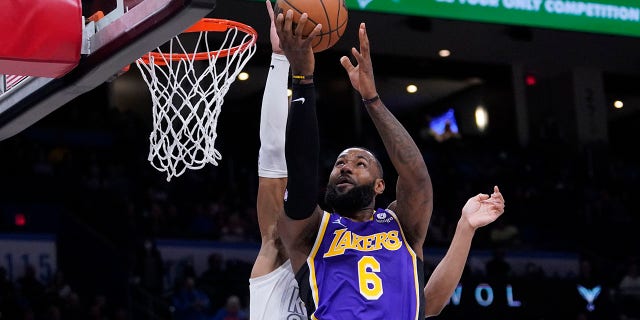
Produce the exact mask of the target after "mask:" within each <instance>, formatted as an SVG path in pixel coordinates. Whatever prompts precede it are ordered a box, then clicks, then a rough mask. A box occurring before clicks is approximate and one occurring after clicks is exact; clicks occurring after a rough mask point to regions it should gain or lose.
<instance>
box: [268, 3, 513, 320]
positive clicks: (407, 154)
mask: <svg viewBox="0 0 640 320" xmlns="http://www.w3.org/2000/svg"><path fill="white" fill-rule="evenodd" d="M306 20H307V16H306V14H302V16H301V18H300V21H299V22H298V24H297V26H296V27H295V30H293V27H292V25H293V24H292V12H291V11H289V12H287V13H285V14H278V16H277V19H276V30H277V33H278V36H279V39H280V43H281V47H282V49H283V50H284V53H285V55H286V57H287V59H288V60H289V62H290V66H291V70H292V74H293V75H294V80H295V79H299V81H294V84H293V97H292V100H291V109H290V112H289V118H288V127H287V133H286V142H285V148H286V149H285V150H286V164H287V168H288V185H287V188H288V192H289V194H288V195H289V196H288V199H287V201H286V202H285V205H284V207H285V212H286V217H284V218H283V219H281V220H280V226H279V232H280V236H281V237H282V241H283V243H284V245H285V248H286V251H287V253H288V255H289V258H290V260H291V264H292V268H293V270H295V271H296V278H297V280H298V284H299V285H300V290H301V298H302V299H303V301H305V303H306V307H307V310H308V313H309V314H310V315H311V318H312V319H322V320H328V319H421V318H423V317H425V316H430V315H433V314H434V313H437V312H439V310H441V309H442V307H444V305H445V304H446V302H447V301H448V299H449V297H450V296H451V293H452V292H453V289H454V288H455V286H456V285H457V283H458V281H459V279H460V275H461V273H462V268H463V267H464V262H465V261H466V256H467V254H468V249H469V245H470V243H471V238H472V236H473V233H474V232H475V229H476V228H478V227H480V226H482V225H486V224H488V223H490V222H491V221H493V220H495V219H496V218H497V217H498V216H499V215H500V214H502V212H504V199H503V198H502V195H501V194H500V192H499V190H498V188H497V187H494V192H493V194H492V195H491V196H489V195H484V194H480V195H477V196H475V197H473V198H471V199H469V201H468V202H467V204H466V205H465V208H463V215H462V217H461V219H460V222H459V223H458V229H457V230H456V233H458V231H461V234H460V235H458V234H456V236H458V238H456V237H454V239H453V242H452V244H451V247H450V250H449V252H448V253H447V256H446V257H445V260H447V263H452V264H453V265H457V266H459V267H460V268H459V270H457V269H456V270H452V271H448V270H446V269H447V268H440V267H441V266H442V264H441V265H439V267H438V268H436V270H435V271H434V274H433V275H432V277H431V278H430V281H429V283H428V284H427V286H426V287H425V286H424V273H423V262H422V261H423V251H422V246H423V243H424V239H425V237H426V232H427V228H428V225H429V220H430V218H431V212H432V208H433V203H432V200H433V192H432V186H431V180H430V177H429V173H428V171H427V167H426V164H425V163H424V160H423V158H422V155H421V153H420V151H419V150H418V148H417V146H416V145H415V143H414V141H413V140H412V138H411V137H410V136H409V134H408V133H407V131H406V130H405V129H404V127H403V126H402V125H401V124H400V123H399V122H398V121H397V119H396V118H395V117H394V116H393V115H392V114H391V113H390V112H389V110H388V109H387V108H386V107H385V105H384V104H383V103H382V101H381V100H380V98H379V97H378V95H377V90H376V87H375V81H374V77H373V70H372V66H371V58H370V55H369V41H368V37H367V34H366V29H365V25H364V23H363V24H361V25H360V28H359V39H360V50H359V51H358V50H356V49H355V48H353V49H352V54H353V56H354V58H355V59H356V61H357V64H356V65H355V66H354V65H353V64H352V63H351V61H350V60H349V59H348V58H347V57H342V58H341V60H340V61H341V64H342V65H343V67H344V68H345V70H346V71H347V73H348V74H349V78H350V80H351V84H352V85H353V87H354V89H355V90H357V91H358V92H359V93H360V95H361V96H362V97H363V103H364V105H365V107H366V109H367V111H368V113H369V115H370V117H371V119H372V120H373V122H374V124H375V126H376V128H377V130H378V133H379V134H380V137H381V138H382V141H383V143H384V145H385V148H386V150H387V152H388V153H389V157H390V159H391V161H392V163H393V165H394V168H395V169H396V171H397V172H398V182H397V186H396V188H397V189H396V195H397V200H396V201H393V202H392V203H391V204H390V205H389V206H388V208H387V209H376V208H375V207H374V205H375V197H376V196H377V195H378V194H381V193H382V192H383V191H384V188H385V182H384V180H383V179H382V177H383V172H382V166H381V165H380V163H379V162H378V160H377V159H376V157H375V156H374V155H373V154H372V153H371V152H369V151H368V150H366V149H363V148H348V149H346V150H345V151H343V152H342V153H341V154H340V155H339V156H338V159H337V160H336V162H335V164H334V168H333V170H332V172H331V174H330V177H329V182H328V184H327V191H326V194H325V204H326V205H327V206H328V209H330V210H331V211H332V212H333V213H329V212H326V211H323V210H322V209H321V208H320V207H319V206H318V205H317V202H316V200H317V192H318V181H319V180H318V176H317V168H318V161H319V159H318V155H319V133H318V123H317V117H316V110H315V92H314V90H315V88H314V86H313V76H312V75H313V72H314V70H315V59H314V55H313V51H312V49H311V41H312V40H313V38H314V37H315V36H317V35H318V33H319V31H320V26H316V28H315V29H314V30H313V31H312V32H311V33H310V34H309V36H308V37H306V38H303V37H302V36H301V32H302V28H303V26H304V24H305V23H306ZM296 76H299V77H296ZM472 213H473V214H476V213H477V214H478V216H476V217H477V219H476V220H473V221H472V220H469V219H467V218H468V217H469V214H472ZM452 249H466V251H460V252H459V253H460V254H452V255H450V254H449V253H451V252H452ZM462 253H464V254H462ZM445 260H443V261H445ZM423 289H424V291H423ZM431 289H433V290H439V292H434V293H433V294H431V292H430V290H431ZM427 290H429V291H428V292H427V293H426V294H427V296H426V298H427V299H429V298H431V299H429V300H428V301H429V303H432V302H433V305H434V306H433V307H429V306H427V309H425V293H424V292H425V291H427ZM438 309H439V310H438Z"/></svg>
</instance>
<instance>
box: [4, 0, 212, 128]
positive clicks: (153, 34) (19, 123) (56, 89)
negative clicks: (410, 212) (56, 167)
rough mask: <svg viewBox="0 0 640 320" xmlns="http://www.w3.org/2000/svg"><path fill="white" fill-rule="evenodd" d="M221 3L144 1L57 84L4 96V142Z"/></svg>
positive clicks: (44, 81)
mask: <svg viewBox="0 0 640 320" xmlns="http://www.w3.org/2000/svg"><path fill="white" fill-rule="evenodd" d="M215 3H216V0H144V1H141V2H139V3H137V5H136V6H135V7H133V8H131V9H130V10H129V11H127V12H125V13H124V15H122V17H120V18H118V19H117V20H116V21H114V22H112V23H110V24H109V25H107V26H106V27H105V28H103V29H101V30H99V31H98V32H96V33H95V35H94V36H93V38H92V42H91V46H92V47H91V52H90V54H88V55H86V56H83V57H81V60H80V63H79V64H78V66H77V67H76V68H75V69H73V70H72V71H70V72H69V73H68V74H66V75H65V76H63V77H61V78H58V79H50V78H36V77H29V78H28V79H26V80H24V81H22V82H21V83H19V84H18V85H16V86H15V87H14V88H12V89H11V90H8V91H7V92H5V93H4V94H2V95H0V141H1V140H4V139H7V138H9V137H12V136H14V135H16V134H17V133H19V132H21V131H22V130H24V129H25V128H27V127H29V126H31V125H32V124H34V123H35V122H37V121H38V120H40V119H42V118H43V117H45V116H46V115H48V114H49V113H51V112H53V111H54V110H56V109H58V108H59V107H61V106H63V105H64V104H66V103H67V102H69V101H71V100H72V99H74V98H75V97H77V96H79V95H81V94H83V93H85V92H88V91H90V90H91V89H94V88H96V87H97V86H98V85H100V84H102V83H104V82H105V81H108V80H109V79H110V78H112V77H113V76H114V75H116V74H118V73H119V72H121V70H122V68H123V67H125V66H127V65H129V64H131V63H132V62H134V61H135V60H136V59H138V58H139V57H141V56H143V55H144V54H146V53H148V52H149V51H151V50H153V49H155V48H156V47H158V46H160V45H162V44H163V43H165V42H167V41H168V40H169V39H171V38H172V37H174V36H176V35H177V34H179V33H181V32H182V31H183V30H185V29H187V28H188V27H190V26H191V25H193V24H194V23H195V22H197V21H198V20H199V19H201V18H203V17H205V16H206V15H208V14H209V13H210V12H211V11H213V10H214V8H215Z"/></svg>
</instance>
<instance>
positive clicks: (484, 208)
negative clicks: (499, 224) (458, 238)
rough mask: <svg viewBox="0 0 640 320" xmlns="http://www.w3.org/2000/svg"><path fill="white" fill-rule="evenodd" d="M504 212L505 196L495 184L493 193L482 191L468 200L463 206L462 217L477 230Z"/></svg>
mask: <svg viewBox="0 0 640 320" xmlns="http://www.w3.org/2000/svg"><path fill="white" fill-rule="evenodd" d="M502 213H504V197H503V196H502V193H500V189H498V186H494V187H493V193H492V194H491V195H488V194H484V193H480V194H478V195H476V196H474V197H472V198H470V199H469V200H467V203H466V204H465V205H464V207H463V208H462V219H464V220H466V221H467V222H468V223H469V226H471V227H472V228H473V229H474V230H475V229H477V228H480V227H484V226H486V225H488V224H490V223H491V222H493V221H495V220H496V219H498V217H500V216H501V215H502Z"/></svg>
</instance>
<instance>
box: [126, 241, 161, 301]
mask: <svg viewBox="0 0 640 320" xmlns="http://www.w3.org/2000/svg"><path fill="white" fill-rule="evenodd" d="M133 276H134V278H133V281H134V283H136V284H138V285H140V287H141V288H143V289H145V290H147V291H148V292H149V293H151V294H154V295H157V296H159V295H162V293H163V291H164V284H163V281H164V280H163V277H164V262H163V260H162V255H161V253H160V250H158V247H157V246H156V243H155V241H153V240H152V239H149V238H147V239H145V240H144V242H143V244H142V247H141V248H139V249H138V253H137V255H136V260H135V262H134V267H133Z"/></svg>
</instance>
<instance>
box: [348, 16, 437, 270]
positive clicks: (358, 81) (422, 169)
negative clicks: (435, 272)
mask: <svg viewBox="0 0 640 320" xmlns="http://www.w3.org/2000/svg"><path fill="white" fill-rule="evenodd" d="M358 36H359V39H360V50H357V49H355V48H352V49H351V53H352V55H353V57H354V58H355V60H356V62H357V64H356V65H353V64H352V63H351V61H350V60H349V58H347V57H346V56H345V57H342V58H341V59H340V63H341V64H342V66H343V67H344V68H345V70H346V71H347V73H348V74H349V79H350V80H351V84H352V86H353V87H354V89H355V90H357V91H358V92H359V93H360V95H361V96H362V100H363V103H364V105H365V107H366V109H367V112H368V113H369V116H370V117H371V120H372V121H373V123H374V125H375V127H376V129H377V130H378V133H379V134H380V137H381V138H382V141H383V143H384V146H385V148H386V150H387V153H388V155H389V158H390V159H391V162H392V163H393V166H394V167H395V169H396V171H397V173H398V183H397V185H396V201H394V202H393V203H392V204H391V205H390V207H389V208H390V209H391V210H393V211H395V212H396V213H397V215H398V219H400V222H401V223H402V228H403V231H404V233H405V236H407V237H408V241H410V242H411V243H410V245H411V247H412V248H413V249H414V251H416V254H418V256H419V257H420V258H421V259H422V244H423V243H424V239H425V237H426V234H427V228H428V226H429V220H430V219H431V212H432V210H433V189H432V186H431V178H430V177H429V172H428V171H427V166H426V164H425V162H424V159H423V157H422V154H421V153H420V150H419V149H418V146H417V145H416V144H415V142H414V141H413V139H412V138H411V136H410V135H409V133H408V132H407V130H406V129H405V128H404V127H403V126H402V124H401V123H400V122H399V121H398V120H397V119H396V117H395V116H394V115H393V114H392V113H391V112H390V111H389V110H388V109H387V107H386V106H385V105H384V103H383V102H382V100H381V98H380V97H379V96H378V92H377V89H376V84H375V79H374V74H373V67H372V63H371V54H370V47H369V38H368V36H367V30H366V27H365V24H364V23H361V24H360V29H359V31H358Z"/></svg>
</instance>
